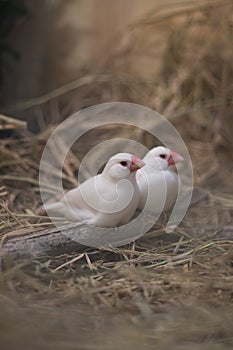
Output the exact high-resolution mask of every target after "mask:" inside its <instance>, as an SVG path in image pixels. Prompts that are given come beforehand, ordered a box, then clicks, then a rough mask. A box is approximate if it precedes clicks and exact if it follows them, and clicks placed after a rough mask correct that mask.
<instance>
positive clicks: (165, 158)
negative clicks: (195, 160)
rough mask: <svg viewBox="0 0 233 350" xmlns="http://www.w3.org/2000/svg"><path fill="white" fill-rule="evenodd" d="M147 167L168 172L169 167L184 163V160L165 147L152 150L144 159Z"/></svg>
mask: <svg viewBox="0 0 233 350" xmlns="http://www.w3.org/2000/svg"><path fill="white" fill-rule="evenodd" d="M143 160H144V161H145V163H146V165H149V166H151V167H153V168H156V169H160V170H166V169H167V168H168V167H169V166H171V165H175V164H177V163H180V162H183V160H184V158H183V157H182V156H181V155H180V154H179V153H176V152H174V151H171V150H170V149H168V148H165V147H163V146H158V147H155V148H152V149H151V150H150V151H149V152H148V153H147V154H146V156H145V157H144V158H143Z"/></svg>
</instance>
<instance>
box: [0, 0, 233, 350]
mask: <svg viewBox="0 0 233 350" xmlns="http://www.w3.org/2000/svg"><path fill="white" fill-rule="evenodd" d="M202 3H203V5H200V4H199V5H194V4H193V3H192V5H189V6H188V7H186V6H183V5H184V4H180V5H179V6H178V5H177V6H176V7H175V6H174V7H168V8H162V10H163V11H162V10H161V11H162V12H161V13H160V14H159V13H158V11H156V12H155V13H152V14H150V15H148V16H147V17H146V18H143V19H142V20H140V21H138V22H137V23H134V24H133V25H132V26H131V28H130V29H129V30H130V34H131V36H130V38H131V39H130V40H126V41H124V40H123V39H124V35H123V39H122V37H120V38H119V46H117V45H116V48H114V50H112V51H111V55H110V54H109V56H108V58H109V57H111V73H109V74H108V75H105V76H102V78H101V77H100V76H99V75H96V74H95V73H93V72H91V75H88V76H89V78H90V81H89V80H88V79H87V77H86V78H83V79H84V80H83V81H84V82H85V84H83V85H82V84H81V83H80V81H79V82H76V85H75V83H74V84H73V85H72V90H73V89H76V90H73V92H72V93H71V92H70V90H71V87H70V86H68V87H64V88H63V89H60V90H59V91H55V92H52V93H50V94H48V95H47V96H44V97H41V98H40V99H38V100H37V101H27V103H28V105H27V106H26V105H23V104H21V105H20V106H18V108H19V107H20V108H25V107H28V106H29V105H30V106H33V104H35V105H37V108H38V105H40V106H42V104H43V103H44V102H46V103H48V101H51V98H53V99H54V98H56V100H55V101H57V104H58V105H59V106H61V109H60V110H59V111H60V115H61V117H62V118H63V117H64V116H65V115H67V114H68V113H70V112H71V111H73V110H76V109H78V108H80V107H83V106H85V105H89V104H95V103H97V102H98V103H100V102H106V101H112V100H114V101H117V100H123V101H130V102H135V103H141V104H144V105H147V106H149V107H152V108H156V109H157V110H158V111H159V112H162V113H164V115H166V116H167V117H168V118H170V119H171V120H172V122H173V123H174V125H175V126H176V127H177V129H178V130H179V132H180V133H181V135H182V137H183V138H184V140H185V142H186V145H187V147H188V149H189V151H190V153H191V157H192V161H193V165H194V173H195V181H196V185H198V186H199V187H201V188H202V189H205V191H207V193H208V197H207V198H206V199H204V200H203V201H201V202H200V203H198V204H197V205H196V206H195V207H192V208H190V209H189V211H188V213H187V215H186V217H185V218H184V220H183V223H182V225H181V226H180V227H179V228H178V229H177V230H176V232H175V233H174V234H173V235H165V234H164V232H163V222H162V221H161V222H160V223H159V224H157V226H156V227H155V230H154V231H153V232H151V233H149V234H148V235H146V236H144V237H143V238H142V239H140V240H139V241H137V242H136V244H134V245H129V246H127V247H123V248H118V249H114V250H110V249H109V250H104V251H99V250H98V251H97V250H94V249H87V250H86V251H85V252H84V253H82V254H77V253H76V252H73V254H70V255H65V254H64V255H62V256H55V257H47V259H43V260H42V259H37V260H32V261H23V262H18V263H17V264H15V265H14V266H13V267H12V266H11V267H9V268H8V269H6V270H5V271H3V272H2V273H1V278H0V290H1V293H0V304H1V309H2V311H1V318H0V322H1V327H0V329H1V338H2V342H3V344H5V348H4V346H3V348H4V349H8V348H9V349H11V348H12V347H13V346H14V344H15V341H14V340H11V336H10V334H12V332H13V333H14V334H15V340H16V341H17V343H18V344H19V345H18V348H21V347H24V348H25V346H28V347H30V346H32V344H33V346H34V347H35V348H38V349H40V348H42V346H45V347H46V348H48V349H49V348H54V347H56V348H57V349H60V348H61V349H64V348H66V349H74V348H75V349H76V348H80V349H109V348H111V349H119V348H120V347H122V348H127V349H131V348H132V349H139V348H140V349H141V348H144V349H154V348H155V347H156V348H159V349H164V350H166V349H170V348H171V347H172V348H174V349H187V348H189V349H191V350H194V349H201V350H202V349H203V350H207V349H216V350H218V349H219V350H220V349H224V350H225V349H231V348H232V345H233V338H232V324H233V318H232V298H233V294H232V283H233V279H232V267H233V250H232V247H233V246H232V243H233V241H232V237H233V232H232V231H233V229H232V209H233V197H232V163H231V162H232V131H231V130H232V122H231V118H230V111H231V109H232V92H233V91H232V90H233V86H232V78H233V68H232V67H233V66H232V62H233V52H232V47H233V46H232V2H231V1H213V2H211V3H208V2H205V3H204V2H202ZM158 32H159V33H163V34H164V37H166V38H167V41H166V51H164V56H163V59H161V62H162V63H161V70H160V75H159V76H154V77H151V78H150V79H148V78H143V77H140V78H135V77H132V76H130V75H129V74H126V71H124V67H125V66H126V65H127V64H128V65H130V62H131V60H135V57H136V56H137V55H138V56H140V54H141V52H142V51H144V50H145V51H146V52H147V53H148V55H152V57H153V54H154V55H156V52H155V51H156V50H155V47H154V46H153V40H155V42H156V40H157V39H156V38H158V36H156V35H155V33H157V34H158ZM126 36H127V34H126ZM142 37H143V38H147V40H145V39H143V40H142ZM122 42H123V43H124V45H123V44H122ZM139 47H140V50H139V49H138V48H139ZM116 51H117V52H116ZM139 51H140V52H139ZM123 59H124V62H125V63H124V65H123V63H122V61H123ZM108 64H110V63H108ZM106 65H107V62H104V63H103V66H102V67H103V68H102V69H103V70H104V69H106ZM104 67H105V68H104ZM123 72H124V74H123ZM103 78H104V79H103ZM85 79H86V80H85ZM101 79H102V80H101ZM64 92H65V93H66V97H65V98H63V97H62V94H63V93H64ZM69 92H70V93H69ZM65 101H66V102H67V101H69V103H66V104H65ZM53 103H54V101H53ZM64 104H65V107H64ZM16 107H17V106H16ZM41 108H42V107H41ZM43 108H44V107H43ZM42 111H43V109H42ZM45 119H46V118H45ZM48 119H49V118H48ZM43 123H44V121H43ZM43 123H42V124H43ZM190 125H191V127H190ZM111 132H112V131H111ZM129 132H131V131H129ZM49 133H50V131H47V132H44V133H41V134H40V135H38V136H32V135H30V134H29V133H27V132H26V131H16V132H15V134H14V135H12V137H8V138H5V139H4V140H2V141H1V146H0V155H1V161H0V169H1V175H0V181H1V186H2V187H1V188H0V232H1V235H2V236H3V235H4V234H5V233H6V232H12V231H14V230H19V229H21V230H24V229H29V230H33V229H35V228H38V227H47V226H49V225H51V224H50V222H49V221H48V220H47V219H46V218H41V217H39V216H38V215H35V212H36V210H37V209H38V208H39V206H40V204H41V202H40V195H39V186H38V167H39V160H40V157H41V154H42V151H43V147H44V145H45V143H46V140H47V138H48V134H49ZM92 137H93V135H92ZM90 142H91V141H90V140H88V137H87V138H86V139H85V140H84V141H83V148H82V152H85V147H87V148H88V145H89V144H90ZM78 167H79V162H78V159H77V155H76V154H72V153H70V154H69V156H68V157H67V159H66V164H65V166H64V171H63V177H64V185H65V187H66V188H72V187H73V186H74V185H75V181H76V175H77V173H78ZM54 176H56V174H55V173H54ZM46 190H47V191H48V192H50V193H51V192H53V191H54V189H53V188H51V186H50V187H49V186H47V189H46ZM19 323H20V324H22V325H23V326H21V327H19V326H18V324H19ZM28 328H30V331H29V332H28V331H27V330H28ZM77 329H79V334H77ZM90 337H92V339H91V338H90ZM25 344H26V345H25Z"/></svg>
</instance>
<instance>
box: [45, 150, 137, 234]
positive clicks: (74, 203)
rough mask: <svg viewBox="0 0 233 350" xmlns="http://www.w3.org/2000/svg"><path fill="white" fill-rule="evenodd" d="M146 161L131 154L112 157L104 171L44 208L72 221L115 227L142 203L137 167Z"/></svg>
mask: <svg viewBox="0 0 233 350" xmlns="http://www.w3.org/2000/svg"><path fill="white" fill-rule="evenodd" d="M143 165H144V163H143V161H142V160H141V159H139V158H136V157H135V156H133V155H131V154H129V153H118V154H116V155H115V156H113V157H111V158H110V160H109V161H108V163H107V164H106V166H105V168H104V170H103V172H102V173H101V174H99V175H96V176H94V177H92V178H90V179H88V180H87V181H85V182H84V183H83V184H81V185H80V186H79V187H77V188H74V189H73V190H71V191H69V192H67V193H66V194H65V195H64V197H63V198H62V199H61V200H60V201H59V202H55V203H47V204H46V205H45V206H44V208H45V210H46V211H47V212H48V214H49V215H51V216H52V215H54V213H59V214H60V216H62V217H65V218H66V219H68V220H71V221H80V220H81V221H84V222H85V223H87V224H91V225H95V226H100V227H115V226H119V225H123V224H126V223H128V222H129V221H130V219H131V218H132V216H133V215H134V212H135V210H136V208H137V206H138V203H139V200H140V192H139V189H138V186H137V182H136V177H135V175H136V170H138V169H139V168H141V167H142V166H143Z"/></svg>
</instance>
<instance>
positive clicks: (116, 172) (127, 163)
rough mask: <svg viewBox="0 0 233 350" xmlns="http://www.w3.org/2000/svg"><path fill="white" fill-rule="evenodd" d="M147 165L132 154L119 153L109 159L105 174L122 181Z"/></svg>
mask: <svg viewBox="0 0 233 350" xmlns="http://www.w3.org/2000/svg"><path fill="white" fill-rule="evenodd" d="M144 165H145V163H144V162H143V161H142V160H141V159H140V158H137V157H135V156H134V155H132V154H130V153H117V154H115V155H114V156H113V157H111V158H110V159H109V161H108V162H107V164H106V166H105V168H104V171H103V173H105V174H107V175H108V176H110V177H112V178H114V179H117V180H121V179H126V178H128V177H129V176H130V175H131V174H132V173H134V172H135V171H137V170H139V169H140V168H142V167H143V166H144Z"/></svg>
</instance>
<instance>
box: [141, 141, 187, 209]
mask: <svg viewBox="0 0 233 350" xmlns="http://www.w3.org/2000/svg"><path fill="white" fill-rule="evenodd" d="M183 160H184V158H183V157H182V156H181V155H180V154H178V153H176V152H173V151H171V150H170V149H168V148H165V147H163V146H159V147H155V148H152V149H151V150H150V151H149V152H148V153H147V154H146V155H145V157H144V158H143V161H144V162H145V164H146V165H145V166H144V167H143V169H141V170H139V171H138V172H137V175H136V179H137V183H138V187H139V189H140V193H141V199H140V202H139V207H138V208H139V209H140V210H142V209H143V208H144V206H145V204H146V209H148V210H149V211H151V212H154V213H161V212H162V211H166V210H168V209H170V208H171V206H172V205H173V204H174V202H175V200H176V197H177V193H178V176H177V174H176V173H175V171H173V169H172V168H173V165H175V164H177V163H179V162H182V161H183Z"/></svg>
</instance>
